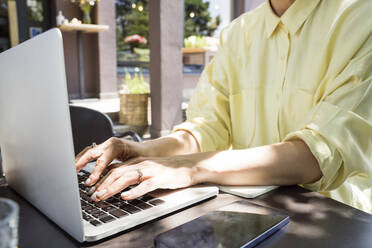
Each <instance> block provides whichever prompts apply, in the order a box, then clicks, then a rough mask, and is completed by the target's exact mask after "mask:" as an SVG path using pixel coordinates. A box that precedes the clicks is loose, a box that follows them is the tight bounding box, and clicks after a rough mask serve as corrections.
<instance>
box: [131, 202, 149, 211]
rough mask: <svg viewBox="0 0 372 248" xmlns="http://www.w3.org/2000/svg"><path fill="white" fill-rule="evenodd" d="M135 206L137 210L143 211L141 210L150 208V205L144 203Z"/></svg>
mask: <svg viewBox="0 0 372 248" xmlns="http://www.w3.org/2000/svg"><path fill="white" fill-rule="evenodd" d="M135 206H136V207H138V208H140V209H143V210H145V209H149V208H152V205H150V204H147V203H146V202H139V203H138V204H136V205H135Z"/></svg>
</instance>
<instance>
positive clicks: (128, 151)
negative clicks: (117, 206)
mask: <svg viewBox="0 0 372 248" xmlns="http://www.w3.org/2000/svg"><path fill="white" fill-rule="evenodd" d="M140 154H141V143H136V142H132V141H128V140H124V139H118V138H110V139H108V140H106V141H105V142H104V143H102V144H100V145H97V146H95V147H91V146H88V147H86V148H85V149H84V150H83V151H81V152H80V153H79V154H78V155H77V156H76V158H75V164H76V170H77V171H80V170H81V169H82V168H84V166H86V165H87V163H89V162H91V161H93V160H95V159H97V164H96V166H95V168H94V170H93V172H92V174H91V175H90V176H89V178H88V179H87V180H86V182H85V184H86V185H87V186H91V185H93V184H95V183H96V182H97V181H98V179H99V177H100V176H101V174H102V173H103V171H104V170H105V169H106V168H107V166H108V165H109V164H110V163H111V162H112V161H113V160H114V159H118V160H121V161H126V160H128V159H130V158H134V157H137V156H139V155H140Z"/></svg>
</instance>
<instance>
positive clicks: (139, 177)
mask: <svg viewBox="0 0 372 248" xmlns="http://www.w3.org/2000/svg"><path fill="white" fill-rule="evenodd" d="M136 171H137V173H138V179H137V180H139V181H140V182H142V177H143V173H142V171H141V170H140V169H136Z"/></svg>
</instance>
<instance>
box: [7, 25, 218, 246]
mask: <svg viewBox="0 0 372 248" xmlns="http://www.w3.org/2000/svg"><path fill="white" fill-rule="evenodd" d="M0 147H1V152H2V156H3V167H4V172H5V176H6V178H7V181H8V184H9V185H10V187H12V188H13V189H14V190H15V191H17V192H18V193H19V194H20V195H22V196H23V197H24V198H25V199H27V200H28V201H29V202H30V203H32V204H33V205H34V206H35V207H36V208H38V209H39V210H40V211H41V212H43V213H44V214H45V215H46V216H48V217H49V218H50V219H51V220H53V221H54V222H55V223H56V224H57V225H59V226H60V227H61V228H62V229H64V230H65V231H66V232H67V233H69V234H70V235H71V236H72V237H74V238H75V239H76V240H78V241H79V242H83V241H95V240H99V239H102V238H104V237H107V236H110V235H112V234H115V233H117V232H120V231H123V230H127V229H129V228H132V227H134V226H136V225H139V224H142V223H145V222H147V221H150V220H152V219H155V218H158V217H160V216H163V215H165V214H168V213H171V212H173V211H176V210H179V209H181V208H184V207H186V206H189V205H191V204H194V203H197V202H199V201H202V200H205V199H208V198H210V197H213V196H215V195H217V193H218V189H217V187H202V186H200V187H191V188H187V189H182V190H176V191H162V192H160V191H158V192H156V191H155V192H153V193H152V194H150V195H147V196H145V197H142V198H140V199H138V200H136V201H134V202H133V201H132V202H125V201H123V200H120V199H119V198H117V197H113V198H111V199H109V200H108V201H107V202H103V203H101V204H100V205H98V206H97V204H95V203H92V202H90V201H89V197H87V195H86V189H85V188H84V186H83V185H82V183H80V182H79V179H80V180H84V178H86V176H87V175H86V173H85V172H82V173H80V174H79V175H78V176H77V174H76V170H75V162H74V148H73V147H74V146H73V139H72V131H71V123H70V114H69V107H68V95H67V87H66V75H65V61H64V53H63V42H62V35H61V33H60V31H59V30H58V29H52V30H50V31H48V32H45V33H43V34H41V35H39V36H37V37H35V38H33V39H31V40H28V41H26V42H24V43H22V44H20V45H18V46H17V47H14V48H12V49H10V50H7V51H5V52H3V53H1V54H0ZM87 209H88V210H87ZM92 209H93V210H92ZM97 209H98V210H97ZM102 216H103V217H102Z"/></svg>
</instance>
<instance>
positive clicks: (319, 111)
mask: <svg viewBox="0 0 372 248" xmlns="http://www.w3.org/2000/svg"><path fill="white" fill-rule="evenodd" d="M367 37H368V36H367ZM371 82H372V38H371V36H369V38H368V39H367V40H366V42H364V44H363V46H362V47H361V48H360V50H359V51H358V52H356V54H355V56H354V57H353V58H352V59H351V60H350V62H349V63H348V64H347V65H346V66H345V67H344V69H343V70H342V71H341V72H340V73H339V74H338V75H336V76H335V77H333V78H329V79H325V81H324V82H322V83H321V84H320V86H319V88H318V97H319V101H318V103H317V104H316V105H315V107H314V108H313V109H312V110H311V112H310V114H309V115H308V118H307V120H306V121H305V124H304V125H303V128H302V129H300V130H298V131H295V132H293V133H290V134H288V135H287V136H286V138H285V139H284V140H285V141H288V140H293V139H298V138H299V139H302V140H303V141H304V142H305V143H306V144H307V145H308V147H309V148H310V150H311V152H312V153H313V155H314V156H315V158H316V159H317V161H318V163H319V166H320V169H321V171H322V173H323V176H322V178H321V179H320V180H318V181H317V182H315V183H312V184H307V185H304V187H306V188H308V189H311V190H314V191H329V190H333V189H336V188H337V187H339V186H340V185H341V184H342V183H343V182H344V181H345V180H346V179H347V178H349V177H352V176H354V175H359V176H364V177H367V178H368V177H372V83H371ZM319 92H320V93H319Z"/></svg>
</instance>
